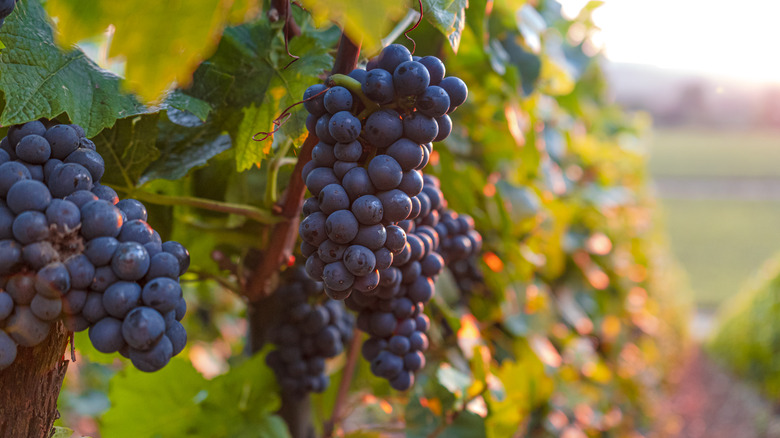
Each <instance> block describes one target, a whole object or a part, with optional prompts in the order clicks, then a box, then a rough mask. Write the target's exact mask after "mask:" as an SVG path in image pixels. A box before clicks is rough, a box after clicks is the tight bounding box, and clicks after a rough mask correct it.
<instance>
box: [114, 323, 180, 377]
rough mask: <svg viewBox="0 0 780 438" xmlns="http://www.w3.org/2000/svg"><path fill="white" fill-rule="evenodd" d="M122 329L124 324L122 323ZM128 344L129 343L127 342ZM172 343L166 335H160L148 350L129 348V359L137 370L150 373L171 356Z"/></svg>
mask: <svg viewBox="0 0 780 438" xmlns="http://www.w3.org/2000/svg"><path fill="white" fill-rule="evenodd" d="M122 328H123V329H124V324H123V325H122ZM128 344H129V343H128ZM173 352H174V349H173V343H171V340H170V339H168V337H167V336H162V337H161V338H160V340H159V341H158V342H157V343H156V344H154V346H152V347H151V348H150V349H148V350H138V349H135V348H131V349H130V354H129V356H130V361H132V362H133V365H134V366H135V367H136V368H138V369H139V370H141V371H143V372H146V373H151V372H154V371H158V370H160V369H162V368H163V367H164V366H165V365H168V362H169V361H170V360H171V357H173Z"/></svg>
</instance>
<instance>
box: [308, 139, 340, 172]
mask: <svg viewBox="0 0 780 438" xmlns="http://www.w3.org/2000/svg"><path fill="white" fill-rule="evenodd" d="M311 159H312V161H313V162H314V163H315V164H316V165H317V167H333V164H334V163H335V162H336V156H335V155H334V154H333V146H331V145H329V144H327V143H323V142H319V143H317V144H316V145H314V148H313V149H312V151H311Z"/></svg>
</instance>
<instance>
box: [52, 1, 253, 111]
mask: <svg viewBox="0 0 780 438" xmlns="http://www.w3.org/2000/svg"><path fill="white" fill-rule="evenodd" d="M46 8H47V9H48V11H49V13H50V14H51V15H52V17H56V18H57V28H58V30H59V33H58V38H57V40H58V42H59V43H60V44H62V45H70V44H74V43H76V42H78V41H81V40H83V39H86V38H90V37H93V36H95V35H98V34H100V33H101V32H104V31H105V30H106V29H107V28H108V27H109V25H110V26H112V27H113V29H114V34H113V36H112V41H111V46H110V49H109V56H111V57H121V58H123V59H124V60H126V61H127V64H126V66H127V67H126V78H127V85H128V86H129V87H130V89H132V90H133V91H135V92H137V93H138V94H139V95H140V96H141V97H142V98H143V99H144V100H146V101H148V102H153V101H158V100H159V99H160V97H161V95H162V93H163V92H164V91H165V90H167V89H169V88H170V87H171V85H172V84H174V83H176V84H178V85H187V84H189V83H190V81H191V79H192V72H193V71H194V70H195V69H196V68H197V67H198V64H200V62H201V61H203V59H205V58H207V57H208V56H209V55H210V54H211V53H213V52H214V50H215V49H216V47H217V43H218V42H219V37H220V35H221V34H222V31H223V30H224V28H225V26H226V25H228V24H229V23H230V21H233V22H234V23H235V22H240V21H244V20H246V19H251V18H254V17H256V15H257V13H258V12H259V8H260V2H259V1H258V0H244V1H240V2H231V1H225V0H189V1H186V2H178V1H177V2H159V1H157V2H147V1H140V0H136V1H101V0H49V1H48V2H47V4H46Z"/></svg>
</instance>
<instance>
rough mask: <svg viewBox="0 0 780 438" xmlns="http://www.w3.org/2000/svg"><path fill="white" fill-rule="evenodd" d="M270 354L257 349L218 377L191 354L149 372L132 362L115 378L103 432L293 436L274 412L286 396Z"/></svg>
mask: <svg viewBox="0 0 780 438" xmlns="http://www.w3.org/2000/svg"><path fill="white" fill-rule="evenodd" d="M275 382H276V380H275V378H274V376H273V372H272V371H271V370H270V369H269V368H268V367H267V366H266V365H265V354H262V353H261V354H257V355H255V356H254V357H252V358H251V359H248V360H246V361H244V362H243V363H241V364H240V365H238V366H235V367H233V368H231V370H230V371H229V372H228V373H226V374H223V375H221V376H219V377H217V378H215V379H213V380H206V379H205V378H203V376H201V375H200V374H199V373H198V372H197V371H196V370H195V369H194V368H193V367H192V365H191V364H190V362H189V361H187V360H185V359H179V358H174V359H173V360H171V362H170V363H169V364H168V365H167V366H166V367H165V368H163V369H162V370H160V371H158V372H156V373H152V374H148V373H143V372H141V371H138V370H136V369H135V368H132V367H128V368H127V369H126V370H124V371H123V372H121V373H118V374H117V375H116V376H115V377H114V378H113V379H112V380H111V387H110V389H109V397H110V399H111V409H109V410H108V412H106V413H105V414H104V415H103V417H102V421H101V424H102V427H101V432H102V434H103V436H110V437H117V438H125V437H127V438H141V437H156V436H177V437H203V438H206V437H208V438H228V437H229V438H236V437H240V438H243V437H246V438H249V437H274V438H276V437H279V438H284V437H288V436H289V432H288V431H287V426H286V425H285V424H284V421H282V419H281V418H279V417H277V416H275V415H273V412H275V411H276V410H277V409H279V406H280V401H279V396H278V394H277V391H276V387H275V385H276V383H275Z"/></svg>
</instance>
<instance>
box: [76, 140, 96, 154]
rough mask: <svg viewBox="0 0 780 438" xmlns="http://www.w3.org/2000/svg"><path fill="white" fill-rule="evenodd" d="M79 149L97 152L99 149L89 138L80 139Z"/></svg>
mask: <svg viewBox="0 0 780 438" xmlns="http://www.w3.org/2000/svg"><path fill="white" fill-rule="evenodd" d="M79 148H81V149H89V150H91V151H94V150H97V148H96V147H95V143H94V142H93V141H92V140H90V139H88V138H81V139H79Z"/></svg>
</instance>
